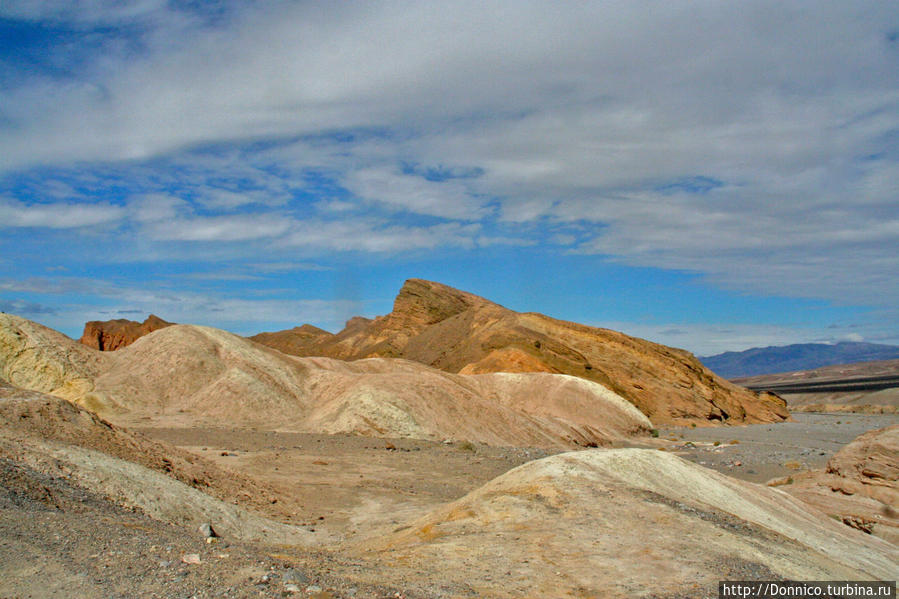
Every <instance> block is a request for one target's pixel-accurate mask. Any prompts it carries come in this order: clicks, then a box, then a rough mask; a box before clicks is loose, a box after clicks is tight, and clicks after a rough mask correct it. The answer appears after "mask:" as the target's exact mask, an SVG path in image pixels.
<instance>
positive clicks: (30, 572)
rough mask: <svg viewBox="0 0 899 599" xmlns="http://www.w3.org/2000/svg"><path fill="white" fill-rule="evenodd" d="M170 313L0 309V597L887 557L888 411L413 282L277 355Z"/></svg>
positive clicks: (657, 573)
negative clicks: (96, 344) (97, 333)
mask: <svg viewBox="0 0 899 599" xmlns="http://www.w3.org/2000/svg"><path fill="white" fill-rule="evenodd" d="M363 320H364V319H363ZM165 324H166V326H164V327H161V328H158V329H155V330H152V331H143V332H141V333H140V335H139V338H135V339H129V340H128V343H127V344H125V345H124V346H122V347H121V348H119V349H116V351H111V352H101V351H99V350H98V349H96V348H91V347H87V346H86V345H84V344H78V343H76V342H75V341H73V340H71V339H68V338H66V337H64V336H63V335H61V334H59V333H56V332H55V331H52V330H50V329H46V328H45V327H42V326H40V325H38V324H36V323H32V322H30V321H27V320H25V319H21V318H18V317H14V316H11V315H5V314H4V315H0V379H2V381H0V482H2V484H0V597H22V598H25V597H33V598H39V597H98V598H99V597H123V598H124V597H162V598H176V597H177V598H182V597H183V598H189V597H291V596H296V597H315V598H318V599H322V598H349V597H359V598H381V599H386V598H402V597H405V598H410V599H411V598H416V597H417V598H430V597H435V598H437V597H443V598H450V597H584V598H586V597H654V598H671V599H674V598H679V597H715V596H717V581H718V580H724V579H727V580H782V579H795V580H845V579H850V580H852V579H854V580H895V579H896V578H897V576H899V547H897V544H896V543H897V542H899V534H897V531H899V512H897V505H899V483H897V481H899V458H897V456H899V415H896V414H895V413H833V414H822V413H795V414H793V415H792V417H791V416H790V415H789V413H788V412H787V410H786V406H785V404H784V402H783V401H782V400H781V399H780V398H778V397H777V396H773V395H771V394H765V393H756V392H752V391H748V390H746V389H744V388H741V387H738V386H736V385H733V384H732V383H729V382H728V381H725V380H723V379H720V378H719V377H716V376H715V375H714V374H712V373H711V372H709V371H707V370H705V369H704V368H703V367H702V366H701V365H700V364H699V363H698V362H697V361H696V360H695V358H693V357H692V356H690V355H689V354H687V353H686V352H683V351H681V350H674V349H671V348H665V347H663V346H658V345H656V344H650V343H648V342H646V341H642V340H638V339H634V338H629V337H626V336H624V335H621V334H620V333H614V332H612V331H605V330H600V329H590V328H589V327H582V326H580V325H575V324H573V323H563V322H561V321H555V320H552V319H549V318H547V317H543V316H541V315H533V314H518V313H514V312H511V311H508V310H506V309H504V308H502V307H501V306H497V305H495V304H492V303H490V302H487V301H486V300H482V299H481V298H477V297H476V296H471V295H470V294H465V293H464V292H458V291H455V290H451V289H448V288H445V287H443V286H440V285H438V284H434V283H428V282H423V281H412V282H411V283H407V287H404V289H403V291H401V293H400V296H398V298H397V302H396V305H395V309H394V312H393V313H392V314H390V315H388V316H386V317H379V319H375V320H373V321H364V322H363V321H356V322H353V321H351V322H350V323H349V324H348V327H347V330H346V331H344V332H341V333H339V334H337V335H331V334H330V333H325V332H318V331H315V330H310V329H309V328H305V329H303V328H299V327H298V328H297V329H294V330H293V331H292V332H291V331H285V332H282V333H280V334H277V335H275V336H274V339H275V342H276V343H278V344H281V345H282V349H284V350H285V351H280V350H278V349H276V348H273V347H271V346H269V345H266V344H262V343H261V342H260V343H257V342H254V341H251V340H248V339H244V338H240V337H237V336H235V335H231V334H229V333H226V332H224V331H218V330H216V329H209V328H206V327H193V326H188V325H171V326H168V324H169V323H165ZM286 350H291V351H286ZM292 353H293V354H294V355H292ZM296 354H299V355H296ZM323 356H327V357H323ZM638 408H639V409H638ZM210 527H211V529H212V530H210ZM213 530H214V532H213Z"/></svg>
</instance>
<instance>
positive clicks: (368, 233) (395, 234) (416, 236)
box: [284, 219, 481, 253]
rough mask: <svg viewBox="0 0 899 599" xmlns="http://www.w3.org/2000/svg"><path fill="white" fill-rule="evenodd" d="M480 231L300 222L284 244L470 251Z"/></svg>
mask: <svg viewBox="0 0 899 599" xmlns="http://www.w3.org/2000/svg"><path fill="white" fill-rule="evenodd" d="M480 229H481V228H480V225H478V224H467V225H466V224H461V223H444V224H439V225H431V226H400V225H390V224H385V223H384V222H380V221H376V220H371V219H359V220H342V221H330V222H323V221H303V222H298V223H296V225H295V226H294V227H293V229H292V231H291V233H290V235H289V236H287V237H286V238H285V240H284V244H285V245H287V246H302V247H306V248H314V249H318V250H331V251H343V252H378V253H396V252H402V251H416V250H431V249H435V248H442V247H463V248H473V247H475V246H476V245H477V241H476V239H477V237H478V233H479V232H480Z"/></svg>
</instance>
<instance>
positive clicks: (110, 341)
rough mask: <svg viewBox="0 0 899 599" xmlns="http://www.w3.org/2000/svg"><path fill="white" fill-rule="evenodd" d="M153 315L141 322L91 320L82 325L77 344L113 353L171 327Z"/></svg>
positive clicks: (168, 323)
mask: <svg viewBox="0 0 899 599" xmlns="http://www.w3.org/2000/svg"><path fill="white" fill-rule="evenodd" d="M172 324H173V323H171V322H166V321H165V320H163V319H161V318H159V317H158V316H156V315H155V314H150V316H148V317H147V319H146V320H145V321H143V322H137V321H134V320H126V319H124V318H119V319H116V320H102V321H101V320H92V321H90V322H88V323H85V325H84V333H82V334H81V339H79V340H78V341H79V343H81V344H82V345H86V346H88V347H90V348H93V349H98V350H100V351H114V350H117V349H121V348H123V347H126V346H128V345H131V344H132V343H134V342H135V341H137V340H138V339H140V338H141V337H143V336H144V335H146V334H148V333H152V332H153V331H156V330H159V329H161V328H163V327H169V326H172Z"/></svg>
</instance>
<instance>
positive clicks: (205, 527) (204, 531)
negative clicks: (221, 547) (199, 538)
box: [198, 522, 219, 539]
mask: <svg viewBox="0 0 899 599" xmlns="http://www.w3.org/2000/svg"><path fill="white" fill-rule="evenodd" d="M198 530H199V531H200V534H201V535H203V536H204V537H206V538H207V539H212V538H215V537H217V536H219V535H218V533H217V532H215V529H213V528H212V524H210V523H209V522H204V523H203V524H201V525H200V528H199V529H198Z"/></svg>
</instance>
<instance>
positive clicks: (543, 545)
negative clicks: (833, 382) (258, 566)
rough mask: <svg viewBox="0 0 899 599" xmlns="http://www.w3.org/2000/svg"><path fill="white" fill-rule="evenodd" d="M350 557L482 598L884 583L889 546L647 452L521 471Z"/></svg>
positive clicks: (764, 492)
mask: <svg viewBox="0 0 899 599" xmlns="http://www.w3.org/2000/svg"><path fill="white" fill-rule="evenodd" d="M362 549H363V550H366V551H376V552H379V553H380V556H381V557H380V559H381V564H382V565H384V566H389V567H392V568H396V569H397V570H398V571H399V572H404V571H406V570H411V571H416V572H421V573H422V574H423V575H424V576H426V577H432V579H434V580H439V579H443V580H448V581H450V582H453V583H455V584H468V586H469V588H470V590H471V593H472V594H473V595H479V596H491V597H523V596H527V597H560V596H569V595H571V596H580V597H594V596H596V597H633V596H698V595H702V594H703V593H704V592H705V593H707V592H710V591H711V590H712V589H715V588H716V586H717V581H718V580H721V579H731V580H734V579H744V580H745V579H753V578H755V579H774V578H779V577H783V578H789V579H800V580H802V579H804V580H832V579H859V578H861V579H875V578H876V579H894V578H896V576H897V574H899V566H897V564H899V561H897V558H899V552H897V550H896V548H895V547H893V546H891V545H889V544H888V543H885V542H883V541H880V540H879V539H873V538H871V537H868V536H866V535H863V534H861V533H859V532H858V531H855V530H852V529H850V528H848V527H845V526H843V525H841V524H839V523H838V522H835V521H833V520H830V519H828V518H826V517H823V514H819V513H816V512H809V509H808V507H807V506H805V505H803V504H802V503H800V502H798V501H796V500H795V499H793V498H792V497H790V496H788V495H786V494H785V493H782V492H780V491H778V490H776V489H771V488H767V487H763V486H759V485H754V484H751V483H745V482H742V481H737V480H734V479H731V478H728V477H726V476H724V475H722V474H718V473H716V472H713V471H710V470H707V469H705V468H702V467H700V466H697V465H695V464H692V463H690V462H687V461H685V460H682V459H680V458H678V457H676V456H673V455H670V454H667V453H664V452H659V451H652V450H639V449H616V450H602V449H601V450H590V451H581V452H575V453H566V454H560V455H557V456H552V457H549V458H545V459H542V460H538V461H536V462H530V463H528V464H525V465H523V466H520V467H518V468H516V469H514V470H511V471H510V472H508V473H506V474H504V475H502V476H500V477H498V478H497V479H494V480H493V481H491V482H490V483H488V484H487V485H485V486H483V487H481V488H479V489H477V490H475V491H473V492H472V493H469V494H468V495H466V496H465V497H463V498H461V499H459V500H458V501H455V502H453V503H451V504H449V505H447V506H445V507H443V508H440V509H438V510H436V511H435V512H433V513H431V514H430V515H428V516H425V517H423V518H421V519H419V520H417V521H415V522H414V523H412V525H411V526H409V527H408V528H406V529H404V530H400V531H399V532H395V533H394V534H392V535H390V536H388V537H386V538H382V539H378V540H376V541H373V542H369V543H367V544H365V545H363V546H362Z"/></svg>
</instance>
